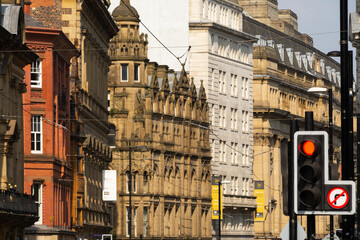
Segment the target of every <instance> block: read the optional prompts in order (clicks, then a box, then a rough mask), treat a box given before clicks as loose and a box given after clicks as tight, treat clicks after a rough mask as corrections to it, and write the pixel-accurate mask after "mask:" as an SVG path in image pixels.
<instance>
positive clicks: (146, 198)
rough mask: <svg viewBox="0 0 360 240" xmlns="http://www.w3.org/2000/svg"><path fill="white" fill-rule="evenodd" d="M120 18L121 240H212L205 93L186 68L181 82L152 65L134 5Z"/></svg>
mask: <svg viewBox="0 0 360 240" xmlns="http://www.w3.org/2000/svg"><path fill="white" fill-rule="evenodd" d="M126 6H128V7H129V8H128V7H126ZM112 15H113V17H114V19H115V21H116V22H117V24H118V25H119V27H120V31H119V33H118V35H117V36H115V37H114V38H113V39H112V41H111V43H110V50H109V55H110V58H111V61H112V63H113V65H112V66H111V67H110V73H109V96H110V98H109V103H110V106H109V107H110V113H111V122H112V123H113V124H114V125H115V126H116V129H117V135H116V144H117V148H116V150H115V151H114V152H113V162H112V163H111V166H112V168H113V169H116V170H117V179H118V181H117V195H118V199H117V201H116V213H117V214H116V216H115V229H114V231H113V234H114V235H115V238H116V239H128V238H129V237H130V236H131V237H132V239H139V238H140V239H141V238H143V239H211V165H210V164H211V152H210V144H209V117H208V116H209V112H208V103H207V99H206V93H205V89H204V86H203V85H200V87H199V89H198V90H197V87H196V85H195V84H194V79H190V78H189V77H188V76H187V74H186V73H185V70H184V69H183V70H182V72H181V74H180V76H177V75H176V74H173V73H172V71H171V70H169V69H168V67H167V66H164V65H158V64H156V63H154V62H149V60H148V59H147V46H148V41H147V35H144V34H140V33H139V18H138V17H139V15H138V13H137V11H136V9H135V8H133V7H132V6H131V5H130V2H129V0H124V1H121V3H120V5H119V6H118V7H117V8H115V10H114V11H113V13H112ZM130 148H131V149H132V150H130ZM140 148H141V149H140ZM129 154H131V155H130V156H129ZM130 163H131V166H132V167H131V168H130ZM130 182H131V184H129V183H130ZM130 186H132V187H130ZM130 192H131V195H132V198H131V202H130V199H129V196H130V194H129V193H130ZM130 203H131V206H132V207H131V208H130ZM130 213H131V214H130Z"/></svg>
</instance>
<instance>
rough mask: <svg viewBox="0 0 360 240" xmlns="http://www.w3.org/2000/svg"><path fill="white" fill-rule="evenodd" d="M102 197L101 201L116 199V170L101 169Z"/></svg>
mask: <svg viewBox="0 0 360 240" xmlns="http://www.w3.org/2000/svg"><path fill="white" fill-rule="evenodd" d="M102 187H103V189H102V199H103V201H111V202H114V201H116V197H117V186H116V170H103V171H102Z"/></svg>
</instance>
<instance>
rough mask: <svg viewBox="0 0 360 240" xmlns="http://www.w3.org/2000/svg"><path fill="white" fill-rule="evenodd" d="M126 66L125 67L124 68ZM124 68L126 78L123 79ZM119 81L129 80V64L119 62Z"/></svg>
mask: <svg viewBox="0 0 360 240" xmlns="http://www.w3.org/2000/svg"><path fill="white" fill-rule="evenodd" d="M124 67H126V68H124ZM124 69H126V79H125V80H124V79H123V75H124V73H123V70H124ZM120 81H121V82H129V64H121V70H120Z"/></svg>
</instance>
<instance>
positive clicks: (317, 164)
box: [294, 134, 325, 211]
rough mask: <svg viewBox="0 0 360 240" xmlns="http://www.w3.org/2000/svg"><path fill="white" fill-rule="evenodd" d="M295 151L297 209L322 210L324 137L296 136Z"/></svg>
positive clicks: (320, 135)
mask: <svg viewBox="0 0 360 240" xmlns="http://www.w3.org/2000/svg"><path fill="white" fill-rule="evenodd" d="M295 142H296V143H297V144H296V146H297V149H296V150H295V149H294V150H295V151H294V152H295V154H296V158H295V159H296V160H297V162H296V164H294V167H295V169H296V172H295V174H294V176H295V183H296V188H297V191H296V193H297V196H296V197H295V198H297V199H298V205H297V209H298V210H300V211H308V210H311V211H314V210H322V209H324V206H323V205H324V201H323V199H322V196H323V195H324V172H323V170H324V168H325V166H324V158H325V149H324V147H325V136H324V135H323V134H318V135H310V136H309V135H298V136H297V138H295Z"/></svg>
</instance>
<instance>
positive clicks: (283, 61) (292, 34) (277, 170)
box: [239, 0, 341, 239]
mask: <svg viewBox="0 0 360 240" xmlns="http://www.w3.org/2000/svg"><path fill="white" fill-rule="evenodd" d="M239 4H240V5H241V6H242V7H243V8H244V11H246V12H247V13H249V15H250V17H244V19H243V20H244V32H246V33H249V34H251V35H255V36H257V38H258V41H257V43H256V44H254V46H253V64H254V75H253V89H254V91H253V92H254V156H255V157H254V178H255V179H256V180H257V181H260V182H261V183H262V184H263V188H264V201H263V202H262V204H263V209H262V211H261V212H260V211H258V212H256V214H257V215H256V218H255V233H256V235H255V236H256V238H260V239H275V238H279V234H280V232H281V231H282V229H283V228H284V226H285V224H286V223H287V222H288V219H289V218H288V217H286V216H284V215H283V208H284V206H283V202H282V197H283V195H284V194H286V192H283V190H282V187H283V184H284V183H285V182H284V181H283V179H282V177H283V175H282V174H283V171H284V169H282V168H281V166H282V162H286V161H287V144H288V141H289V137H290V136H289V131H290V126H289V124H290V122H289V120H290V119H298V120H299V122H300V130H303V129H304V116H305V111H313V112H314V121H315V129H317V130H326V129H327V128H328V116H329V111H328V96H327V95H326V94H318V93H309V92H307V90H308V89H309V88H311V87H315V86H316V87H325V88H331V89H332V91H333V107H334V109H333V116H334V121H333V123H334V147H335V159H336V163H340V161H339V158H338V157H339V155H338V154H336V153H339V145H340V123H341V121H340V115H341V114H340V73H339V71H340V67H339V64H338V63H337V62H336V61H334V60H333V59H331V58H330V57H328V56H326V54H324V53H322V52H320V51H319V50H317V49H316V48H314V47H313V45H312V38H311V37H309V36H308V35H306V34H301V33H299V32H298V30H297V16H296V14H295V13H294V12H292V11H291V10H278V7H277V1H276V0H260V1H257V4H256V5H255V4H254V1H251V0H239ZM285 181H286V179H285ZM298 220H299V222H300V223H302V224H303V226H304V227H306V217H300V216H299V218H298ZM305 230H306V229H305ZM316 233H317V235H316V238H323V237H324V236H325V235H326V234H328V233H329V218H328V217H317V221H316Z"/></svg>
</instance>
